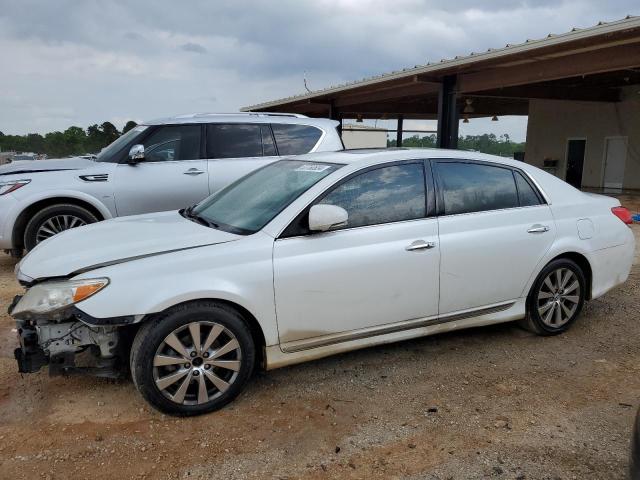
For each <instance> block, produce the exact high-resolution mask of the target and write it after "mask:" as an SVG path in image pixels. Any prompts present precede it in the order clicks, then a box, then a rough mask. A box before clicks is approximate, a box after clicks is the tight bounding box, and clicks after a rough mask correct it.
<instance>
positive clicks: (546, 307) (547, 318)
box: [522, 258, 587, 336]
mask: <svg viewBox="0 0 640 480" xmlns="http://www.w3.org/2000/svg"><path fill="white" fill-rule="evenodd" d="M586 293H587V290H586V280H585V277H584V273H583V271H582V269H581V268H580V266H578V264H577V263H575V262H574V261H573V260H569V259H568V258H559V259H557V260H553V261H552V262H550V263H549V264H548V265H547V266H546V267H544V268H543V269H542V271H541V272H540V274H539V275H538V277H537V278H536V281H535V282H533V286H532V287H531V291H530V292H529V296H528V297H527V316H526V318H525V319H524V320H523V321H522V325H523V326H524V328H526V329H527V330H529V331H531V332H533V333H535V334H537V335H544V336H548V335H557V334H559V333H562V332H565V331H566V330H568V329H569V327H570V326H571V325H572V324H573V322H575V321H576V319H577V318H578V316H579V315H580V312H581V311H582V307H583V305H584V300H585V298H586Z"/></svg>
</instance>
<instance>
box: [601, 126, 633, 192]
mask: <svg viewBox="0 0 640 480" xmlns="http://www.w3.org/2000/svg"><path fill="white" fill-rule="evenodd" d="M626 162H627V137H606V138H605V139H604V174H603V178H602V186H603V188H604V189H605V191H608V192H620V191H622V183H623V181H624V169H625V164H626Z"/></svg>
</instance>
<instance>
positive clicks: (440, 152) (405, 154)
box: [295, 148, 527, 169]
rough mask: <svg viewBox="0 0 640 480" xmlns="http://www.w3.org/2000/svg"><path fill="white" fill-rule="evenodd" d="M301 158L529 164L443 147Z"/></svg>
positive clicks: (351, 161) (341, 161) (304, 157)
mask: <svg viewBox="0 0 640 480" xmlns="http://www.w3.org/2000/svg"><path fill="white" fill-rule="evenodd" d="M295 158H296V159H299V160H311V161H316V162H327V163H337V164H347V165H351V164H361V165H362V166H365V165H375V164H378V163H387V162H394V161H401V160H414V159H428V158H442V159H448V158H451V159H463V160H478V161H485V162H492V163H500V164H504V165H509V166H515V167H519V168H524V169H526V168H527V164H526V163H524V162H521V161H518V160H513V159H510V158H506V157H499V156H496V155H488V154H486V153H480V152H470V151H465V150H448V149H442V148H362V149H355V150H342V151H339V152H321V153H308V154H306V155H298V156H296V157H295Z"/></svg>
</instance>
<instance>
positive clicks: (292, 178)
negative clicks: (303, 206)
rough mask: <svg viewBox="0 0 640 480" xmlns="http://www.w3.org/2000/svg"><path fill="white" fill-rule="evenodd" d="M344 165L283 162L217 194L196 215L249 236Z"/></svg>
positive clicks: (257, 172) (249, 176)
mask: <svg viewBox="0 0 640 480" xmlns="http://www.w3.org/2000/svg"><path fill="white" fill-rule="evenodd" d="M340 167H342V165H338V164H331V163H321V162H309V161H303V160H281V161H279V162H275V163H272V164H270V165H267V166H266V167H263V168H261V169H259V170H256V171H255V172H253V173H251V174H249V175H247V176H246V177H243V178H241V179H240V180H238V181H236V182H235V183H232V184H231V185H229V186H228V187H226V188H224V189H223V190H221V191H219V192H218V193H215V194H214V195H212V196H211V197H209V198H208V199H206V200H205V201H203V202H202V203H201V204H200V205H198V206H197V207H196V208H194V209H193V212H191V213H192V214H194V215H196V216H197V217H199V218H201V219H203V220H204V221H205V222H206V223H208V224H209V225H211V226H214V227H219V228H222V229H225V230H229V231H231V232H234V233H239V234H242V235H248V234H251V233H255V232H257V231H258V230H260V229H261V228H262V227H264V226H265V225H266V224H267V223H269V222H270V221H271V220H272V219H273V218H274V217H275V216H276V215H278V213H280V212H281V211H282V210H284V209H285V208H286V207H287V206H288V205H289V204H290V203H291V202H293V201H294V200H295V199H296V198H298V197H299V196H300V195H302V194H303V193H304V192H305V191H307V190H308V189H309V188H311V187H312V186H313V185H315V184H316V183H318V182H319V181H320V180H322V179H323V178H324V177H326V176H327V175H329V174H330V173H332V172H335V171H336V170H337V169H339V168H340Z"/></svg>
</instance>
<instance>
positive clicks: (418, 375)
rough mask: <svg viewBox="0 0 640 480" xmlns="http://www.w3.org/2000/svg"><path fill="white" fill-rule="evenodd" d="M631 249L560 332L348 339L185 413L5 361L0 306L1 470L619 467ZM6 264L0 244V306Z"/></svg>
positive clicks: (635, 364)
mask: <svg viewBox="0 0 640 480" xmlns="http://www.w3.org/2000/svg"><path fill="white" fill-rule="evenodd" d="M636 211H637V210H636ZM633 228H634V231H635V233H636V237H637V238H638V240H639V243H640V238H639V237H640V225H635V226H634V227H633ZM638 260H639V258H638V255H636V265H635V266H634V268H633V271H632V273H631V277H630V279H629V281H628V282H627V283H626V284H624V285H623V286H621V287H619V288H617V289H615V290H614V291H612V292H610V293H609V294H607V295H606V296H604V297H603V298H600V299H598V300H594V301H592V302H590V303H588V304H587V305H586V307H585V309H584V311H583V314H582V317H581V318H580V319H579V320H578V322H577V323H576V324H575V325H574V327H573V328H572V329H571V330H570V331H569V332H568V333H566V334H564V335H561V336H557V337H550V338H542V337H536V336H533V335H531V334H529V333H527V332H525V331H523V330H521V329H519V328H518V327H517V326H515V325H513V324H505V325H498V326H493V327H488V328H479V329H473V330H467V331H464V332H457V333H452V334H445V335H439V336H433V337H427V338H422V339H417V340H412V341H408V342H403V343H398V344H394V345H389V346H385V347H377V348H372V349H366V350H361V351H358V352H353V353H349V354H344V355H339V356H336V357H332V358H328V359H324V360H320V361H315V362H311V363H307V364H303V365H299V366H294V367H289V368H284V369H281V370H275V371H272V372H268V373H260V374H257V375H256V377H255V378H254V379H253V381H252V382H251V384H250V386H249V388H248V389H247V391H246V392H245V393H244V394H243V395H242V396H241V397H240V398H239V399H238V400H236V401H235V402H234V403H233V404H232V405H231V406H229V407H227V408H225V409H224V410H222V411H220V412H216V413H213V414H210V415H206V416H203V417H199V418H191V419H175V418H171V417H167V416H164V415H162V414H160V413H157V412H155V411H153V410H150V409H149V407H147V405H146V404H145V402H144V401H143V400H142V398H141V397H140V396H139V395H138V394H137V393H136V391H135V390H134V388H133V385H132V383H131V382H128V381H126V382H125V381H122V382H113V381H107V380H101V379H95V378H88V377H71V378H60V377H56V378H50V377H48V375H47V373H46V372H40V373H38V374H32V375H28V376H21V375H19V374H18V373H17V372H16V365H15V362H14V361H13V358H12V351H13V348H15V345H16V341H15V338H14V337H15V332H13V330H12V329H13V324H12V322H11V319H10V318H9V317H8V316H7V315H3V316H0V477H2V478H11V479H18V478H24V479H37V478H42V479H44V478H47V479H62V478H65V479H66V478H78V479H80V478H82V479H84V478H93V479H103V478H174V479H175V478H180V479H217V478H256V479H264V478H276V479H285V478H286V479H294V478H308V479H315V478H340V479H345V478H385V479H386V478H397V479H400V478H402V479H430V480H431V479H433V480H435V479H442V480H444V479H476V478H495V479H549V480H556V479H608V480H613V479H622V478H626V468H627V458H628V448H629V437H630V431H631V426H632V420H633V416H634V413H635V410H636V408H637V407H638V403H639V402H640V346H639V345H638V338H640V324H639V322H638V312H639V307H640V286H639V285H640V266H639V265H638ZM13 265H14V261H13V260H11V259H10V258H9V257H7V256H5V255H0V304H2V305H5V306H6V305H7V304H8V303H9V300H10V298H11V297H12V296H13V295H15V294H16V293H18V292H19V290H20V289H19V287H18V285H17V284H16V282H15V281H14V279H13V275H12V271H13ZM2 310H3V311H4V306H3V307H2Z"/></svg>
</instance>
